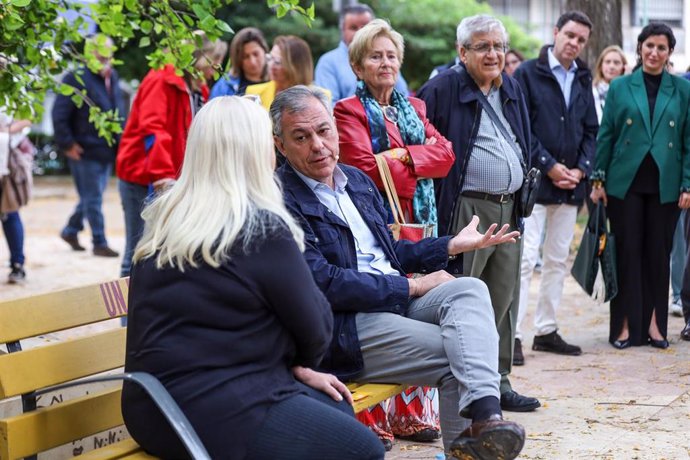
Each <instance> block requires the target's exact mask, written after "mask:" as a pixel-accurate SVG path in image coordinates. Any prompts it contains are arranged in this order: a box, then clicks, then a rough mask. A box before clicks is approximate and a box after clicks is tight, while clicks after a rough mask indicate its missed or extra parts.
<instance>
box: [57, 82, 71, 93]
mask: <svg viewBox="0 0 690 460" xmlns="http://www.w3.org/2000/svg"><path fill="white" fill-rule="evenodd" d="M57 90H58V93H60V94H62V95H63V96H71V95H72V94H74V86H71V85H67V84H65V83H62V84H61V85H60V86H58V88H57Z"/></svg>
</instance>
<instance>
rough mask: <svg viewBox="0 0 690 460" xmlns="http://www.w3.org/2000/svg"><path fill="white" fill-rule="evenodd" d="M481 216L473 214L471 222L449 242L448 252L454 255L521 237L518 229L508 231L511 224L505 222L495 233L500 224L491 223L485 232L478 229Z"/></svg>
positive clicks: (510, 241) (514, 240) (513, 240)
mask: <svg viewBox="0 0 690 460" xmlns="http://www.w3.org/2000/svg"><path fill="white" fill-rule="evenodd" d="M478 226H479V217H477V216H472V220H471V221H470V223H469V224H467V226H466V227H465V228H463V229H462V230H460V232H459V233H458V234H457V235H455V236H454V237H453V238H451V239H450V241H449V242H448V254H449V255H451V256H454V255H456V254H460V253H461V252H467V251H474V250H476V249H482V248H488V247H489V246H495V245H497V244H503V243H515V242H516V241H517V238H519V237H520V232H518V231H517V230H515V231H512V232H508V229H509V228H510V226H509V225H508V224H505V225H504V226H503V227H501V229H500V230H499V231H498V232H496V233H494V231H495V230H496V228H497V227H498V224H491V225H490V226H489V228H488V229H487V230H486V232H485V233H480V232H479V231H478V230H477V227H478Z"/></svg>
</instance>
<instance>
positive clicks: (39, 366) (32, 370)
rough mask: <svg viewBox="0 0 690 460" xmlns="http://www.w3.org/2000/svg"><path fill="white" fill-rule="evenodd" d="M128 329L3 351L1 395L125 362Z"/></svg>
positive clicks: (83, 374) (88, 374)
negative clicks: (13, 351) (26, 348)
mask: <svg viewBox="0 0 690 460" xmlns="http://www.w3.org/2000/svg"><path fill="white" fill-rule="evenodd" d="M125 339H126V329H125V328H120V327H118V328H116V329H112V330H109V331H105V332H101V333H98V334H93V335H90V336H86V337H81V338H77V339H72V340H68V341H66V342H60V343H54V344H51V345H46V346H44V347H39V348H32V349H29V350H24V351H20V352H16V353H9V354H4V355H0V398H7V397H10V396H16V395H20V394H23V393H27V392H29V391H33V390H35V389H38V388H44V387H47V386H52V385H56V384H59V383H63V382H68V381H70V380H75V379H79V378H83V377H86V376H90V375H94V374H98V373H101V372H105V371H108V370H112V369H117V368H118V367H121V366H123V365H124V362H125Z"/></svg>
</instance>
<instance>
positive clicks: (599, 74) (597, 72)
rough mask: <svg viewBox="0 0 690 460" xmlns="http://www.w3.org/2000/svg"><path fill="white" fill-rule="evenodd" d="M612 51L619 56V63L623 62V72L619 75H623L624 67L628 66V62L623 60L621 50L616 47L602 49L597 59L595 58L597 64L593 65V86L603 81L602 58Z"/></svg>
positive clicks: (623, 55)
mask: <svg viewBox="0 0 690 460" xmlns="http://www.w3.org/2000/svg"><path fill="white" fill-rule="evenodd" d="M612 51H615V52H616V53H618V54H619V55H620V57H621V61H623V71H622V72H621V75H623V74H624V73H625V66H627V65H628V60H627V59H626V58H625V53H624V52H623V49H622V48H621V47H620V46H618V45H610V46H607V47H606V48H604V49H603V51H602V52H601V54H599V57H598V58H597V63H596V64H595V65H594V79H593V83H594V85H597V84H599V82H601V81H604V72H603V70H602V67H603V66H604V58H605V57H606V55H607V54H609V53H610V52H612Z"/></svg>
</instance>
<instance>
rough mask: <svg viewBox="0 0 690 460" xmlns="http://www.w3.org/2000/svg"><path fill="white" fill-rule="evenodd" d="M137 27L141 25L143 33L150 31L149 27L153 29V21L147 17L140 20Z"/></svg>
mask: <svg viewBox="0 0 690 460" xmlns="http://www.w3.org/2000/svg"><path fill="white" fill-rule="evenodd" d="M139 27H141V31H142V32H144V33H145V34H148V33H151V29H153V23H152V22H151V21H149V20H148V19H146V20H144V21H141V24H139Z"/></svg>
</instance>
